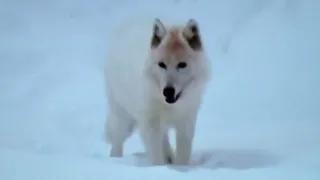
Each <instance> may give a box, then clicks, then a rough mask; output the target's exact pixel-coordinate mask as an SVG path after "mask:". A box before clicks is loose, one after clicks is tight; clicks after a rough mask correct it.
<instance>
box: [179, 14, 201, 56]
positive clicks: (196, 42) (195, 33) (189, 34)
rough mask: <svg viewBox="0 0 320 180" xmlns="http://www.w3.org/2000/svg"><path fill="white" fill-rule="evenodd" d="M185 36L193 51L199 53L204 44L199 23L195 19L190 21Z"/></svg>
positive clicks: (184, 31) (185, 29)
mask: <svg viewBox="0 0 320 180" xmlns="http://www.w3.org/2000/svg"><path fill="white" fill-rule="evenodd" d="M183 35H184V37H185V39H186V40H187V42H188V44H189V46H190V48H191V49H193V50H195V51H199V50H201V49H202V42H201V36H200V30H199V26H198V23H197V21H196V20H195V19H190V20H189V21H188V22H187V25H186V26H185V28H184V29H183Z"/></svg>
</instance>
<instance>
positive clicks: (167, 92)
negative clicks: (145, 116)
mask: <svg viewBox="0 0 320 180" xmlns="http://www.w3.org/2000/svg"><path fill="white" fill-rule="evenodd" d="M174 93H175V90H174V88H173V87H172V86H167V87H165V88H164V89H163V95H164V97H166V98H167V99H174Z"/></svg>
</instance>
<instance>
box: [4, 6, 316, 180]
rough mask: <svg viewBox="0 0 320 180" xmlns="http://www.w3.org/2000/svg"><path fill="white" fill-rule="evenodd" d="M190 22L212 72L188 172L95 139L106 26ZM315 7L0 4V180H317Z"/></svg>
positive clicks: (136, 148)
mask: <svg viewBox="0 0 320 180" xmlns="http://www.w3.org/2000/svg"><path fill="white" fill-rule="evenodd" d="M142 10H149V11H152V12H154V13H159V16H160V15H161V16H168V17H194V18H196V19H198V21H199V24H200V27H201V30H202V33H203V39H204V43H205V45H206V50H207V52H208V53H209V56H210V58H211V60H212V62H211V63H212V66H213V76H212V81H211V85H210V87H209V89H208V90H207V92H206V95H205V101H204V104H203V106H202V108H201V112H200V114H199V117H198V118H199V121H198V124H197V133H196V137H195V142H194V152H193V155H192V163H191V165H190V167H185V168H181V167H180V168H177V167H152V166H150V165H149V164H148V161H147V158H146V156H145V154H144V153H143V152H144V150H143V146H142V143H141V141H140V139H139V136H138V135H137V134H135V135H134V136H133V137H132V138H130V139H129V140H128V141H127V143H126V145H125V156H124V157H123V158H119V159H117V158H109V157H108V153H109V148H110V147H109V146H108V145H107V144H105V143H104V141H103V123H104V120H105V109H106V103H105V92H104V85H103V77H102V76H103V74H102V67H103V66H102V65H103V61H104V58H105V55H106V52H105V49H106V39H107V38H108V32H109V31H108V30H109V29H110V28H111V27H112V26H113V25H112V24H114V23H115V22H117V20H118V19H119V18H121V17H125V16H126V15H127V14H128V12H135V11H142ZM319 10H320V1H318V0H241V1H239V0H220V1H218V0H178V1H173V0H170V1H169V0H163V1H158V2H156V1H147V0H144V1H142V0H140V1H139V0H137V1H125V0H122V1H111V0H109V1H108V0H92V1H87V0H86V1H85V0H78V1H76V0H58V1H57V0H56V1H54V0H46V1H40V0H27V1H23V0H12V1H6V0H1V1H0V26H1V28H0V41H1V43H0V87H1V90H0V92H1V93H0V179H1V180H22V179H26V180H27V179H32V180H44V179H45V180H50V179H52V180H57V179H59V180H65V179H68V180H71V179H77V180H80V179H108V178H109V179H110V178H112V179H124V180H126V179H144V178H150V179H151V178H152V179H153V178H155V179H167V180H169V179H175V180H176V179H184V180H188V179H192V180H194V179H202V180H206V179H210V180H212V179H246V180H248V179H253V180H257V179H259V180H264V179H266V180H270V179H276V180H277V179H279V180H286V179H290V180H295V179H299V180H319V179H320V110H319V108H320V94H319V92H320V80H319V79H320V74H319V69H320V49H319V47H320V45H319V42H320V35H319V32H320V13H319V12H320V11H319Z"/></svg>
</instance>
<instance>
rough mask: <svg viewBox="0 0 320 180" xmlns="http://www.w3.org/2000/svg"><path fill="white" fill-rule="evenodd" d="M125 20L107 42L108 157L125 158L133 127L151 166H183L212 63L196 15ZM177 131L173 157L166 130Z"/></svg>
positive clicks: (189, 151) (187, 158)
mask: <svg viewBox="0 0 320 180" xmlns="http://www.w3.org/2000/svg"><path fill="white" fill-rule="evenodd" d="M162 21H163V20H160V19H158V18H148V17H140V16H138V17H135V16H133V17H132V18H130V19H129V20H127V21H123V22H122V23H120V25H119V26H117V28H116V29H115V31H114V33H113V34H112V37H110V41H109V42H108V52H107V53H108V57H107V61H106V66H105V83H106V92H107V102H108V106H107V107H108V110H107V119H106V123H105V137H106V140H107V142H108V143H110V144H111V146H112V147H111V152H110V156H111V157H121V156H123V145H124V142H125V140H126V139H127V138H128V137H129V136H130V135H131V134H132V131H133V130H134V127H135V126H136V125H137V127H138V129H139V130H140V134H141V138H142V141H143V143H144V145H145V148H146V152H147V154H148V155H149V157H150V160H151V162H152V164H154V165H164V164H175V165H187V164H188V163H189V160H190V155H191V151H192V141H193V137H194V133H195V124H196V117H197V114H198V110H199V108H200V105H201V102H202V99H203V98H202V96H203V93H204V90H205V86H206V84H207V82H208V79H209V74H210V66H209V62H208V59H207V58H206V54H205V52H204V47H203V43H202V41H201V36H200V29H199V26H198V23H197V21H196V20H195V19H189V20H188V21H186V22H184V23H171V24H169V23H163V22H162ZM169 128H174V129H175V130H176V134H175V135H176V155H175V156H174V153H173V151H172V149H171V146H170V143H169V137H168V129H169Z"/></svg>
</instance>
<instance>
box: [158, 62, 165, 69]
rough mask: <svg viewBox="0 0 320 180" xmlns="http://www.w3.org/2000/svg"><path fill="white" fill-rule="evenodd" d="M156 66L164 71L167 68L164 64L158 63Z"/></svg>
mask: <svg viewBox="0 0 320 180" xmlns="http://www.w3.org/2000/svg"><path fill="white" fill-rule="evenodd" d="M158 66H159V67H160V68H162V69H166V68H167V66H166V64H165V63H164V62H159V63H158Z"/></svg>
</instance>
